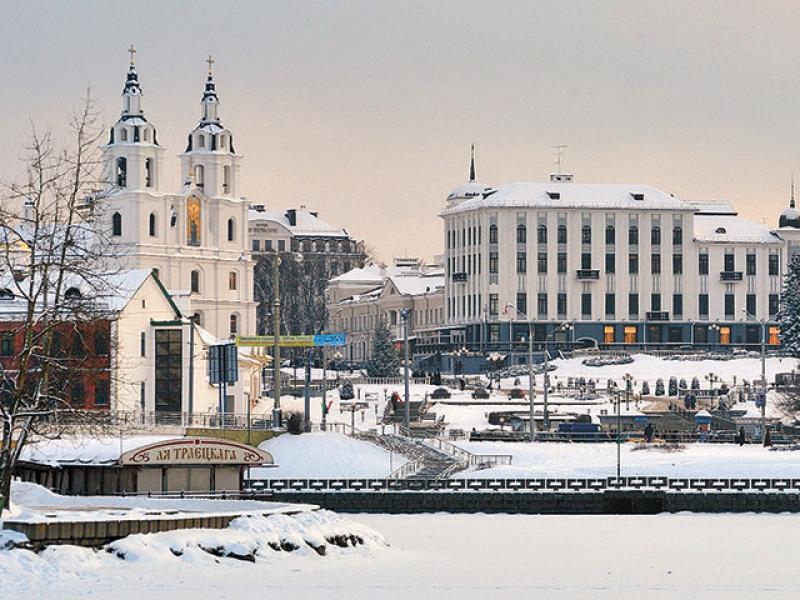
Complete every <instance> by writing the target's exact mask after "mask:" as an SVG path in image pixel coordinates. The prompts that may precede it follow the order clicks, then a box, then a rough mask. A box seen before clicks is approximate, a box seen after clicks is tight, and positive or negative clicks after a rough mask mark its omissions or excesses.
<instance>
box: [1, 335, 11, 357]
mask: <svg viewBox="0 0 800 600" xmlns="http://www.w3.org/2000/svg"><path fill="white" fill-rule="evenodd" d="M13 355H14V334H13V333H8V332H5V333H3V334H2V335H0V356H13Z"/></svg>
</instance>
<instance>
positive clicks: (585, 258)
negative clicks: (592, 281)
mask: <svg viewBox="0 0 800 600" xmlns="http://www.w3.org/2000/svg"><path fill="white" fill-rule="evenodd" d="M591 268H592V255H591V254H590V253H589V252H583V253H581V269H591Z"/></svg>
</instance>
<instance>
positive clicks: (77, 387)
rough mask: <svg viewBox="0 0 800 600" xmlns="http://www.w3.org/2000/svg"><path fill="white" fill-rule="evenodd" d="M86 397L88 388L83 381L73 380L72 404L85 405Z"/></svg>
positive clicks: (71, 386)
mask: <svg viewBox="0 0 800 600" xmlns="http://www.w3.org/2000/svg"><path fill="white" fill-rule="evenodd" d="M85 399H86V390H85V389H84V387H83V382H82V381H73V382H72V383H71V384H70V386H69V401H70V403H71V404H72V406H83V402H84V400H85Z"/></svg>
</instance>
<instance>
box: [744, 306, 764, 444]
mask: <svg viewBox="0 0 800 600" xmlns="http://www.w3.org/2000/svg"><path fill="white" fill-rule="evenodd" d="M742 311H743V312H744V314H745V315H746V316H748V317H752V318H753V319H755V318H756V316H755V315H754V314H752V313H751V312H750V311H749V310H747V309H746V308H743V309H742ZM760 324H761V391H760V393H762V394H764V397H763V400H762V401H761V439H762V440H763V439H764V438H765V437H766V435H767V322H766V321H765V320H764V319H760ZM756 397H758V393H756Z"/></svg>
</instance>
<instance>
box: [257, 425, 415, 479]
mask: <svg viewBox="0 0 800 600" xmlns="http://www.w3.org/2000/svg"><path fill="white" fill-rule="evenodd" d="M259 448H261V449H262V450H266V451H267V452H270V453H272V455H273V456H274V457H275V462H276V463H278V466H277V467H275V468H252V469H250V476H251V477H253V478H259V477H265V478H269V479H283V478H292V477H351V478H357V477H375V478H382V477H386V476H387V475H388V474H389V473H391V472H392V471H393V470H394V469H397V468H398V467H400V466H402V465H403V464H405V462H406V459H405V458H404V457H403V456H401V455H398V454H390V453H389V452H387V451H386V450H384V449H383V448H379V447H378V446H376V445H374V444H372V443H370V442H363V441H361V440H356V439H353V438H351V437H348V436H345V435H342V434H339V433H324V432H319V433H306V434H303V435H290V434H284V435H280V436H278V437H276V438H273V439H271V440H267V441H266V442H263V443H262V444H261V445H260V446H259Z"/></svg>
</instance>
